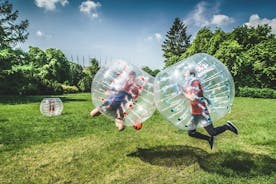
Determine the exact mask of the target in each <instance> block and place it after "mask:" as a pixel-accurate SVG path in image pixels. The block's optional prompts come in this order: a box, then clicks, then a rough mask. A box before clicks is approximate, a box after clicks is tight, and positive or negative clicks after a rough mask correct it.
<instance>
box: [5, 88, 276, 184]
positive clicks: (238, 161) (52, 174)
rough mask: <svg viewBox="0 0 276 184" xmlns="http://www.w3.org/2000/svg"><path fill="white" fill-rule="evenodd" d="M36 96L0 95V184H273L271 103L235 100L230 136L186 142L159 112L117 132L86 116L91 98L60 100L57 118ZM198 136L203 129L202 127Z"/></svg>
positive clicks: (275, 157) (274, 116) (275, 136)
mask: <svg viewBox="0 0 276 184" xmlns="http://www.w3.org/2000/svg"><path fill="white" fill-rule="evenodd" d="M42 98H43V97H42V96H35V97H15V96H0V183H1V184H2V183H13V184H14V183H26V184H30V183H139V184H140V183H158V184H159V183H212V184H213V183H254V184H256V183H276V133H275V130H276V112H275V111H276V100H272V99H253V98H235V101H234V107H233V110H232V113H231V114H228V115H227V116H226V117H225V118H224V119H222V120H220V121H218V122H215V126H216V125H221V124H223V123H224V122H225V121H226V120H228V119H230V120H232V121H233V122H235V124H236V125H237V126H238V127H239V131H240V135H238V136H236V135H234V134H233V133H231V132H226V133H224V134H222V135H219V136H217V137H216V139H215V149H214V150H212V151H211V150H210V148H209V145H208V144H207V142H203V141H198V140H196V139H192V138H190V137H188V135H187V133H186V132H185V131H181V130H178V129H176V128H175V127H173V126H172V125H171V124H169V123H168V122H167V121H166V120H165V119H164V118H163V117H161V115H160V114H159V113H157V112H156V113H155V114H154V115H153V116H152V117H151V118H150V119H149V120H147V121H146V122H145V123H144V126H143V129H142V130H140V131H136V130H134V129H133V128H132V127H128V128H126V130H125V131H123V132H118V131H117V130H116V128H115V126H114V123H113V122H112V121H111V120H109V119H107V118H105V117H103V116H99V117H96V118H94V119H91V118H89V116H88V114H89V112H90V110H91V109H92V103H91V96H90V94H88V93H85V94H70V95H64V96H62V97H61V98H62V100H63V103H64V110H63V113H62V115H61V116H58V117H44V116H42V115H41V114H40V112H39V105H40V101H41V100H42ZM201 131H203V130H202V129H201Z"/></svg>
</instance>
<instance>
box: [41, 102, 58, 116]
mask: <svg viewBox="0 0 276 184" xmlns="http://www.w3.org/2000/svg"><path fill="white" fill-rule="evenodd" d="M62 110H63V103H62V101H61V100H60V99H59V98H44V99H43V100H42V101H41V103H40V112H41V113H42V114H43V115H44V116H58V115H60V114H61V113H62Z"/></svg>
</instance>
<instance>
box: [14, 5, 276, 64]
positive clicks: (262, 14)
mask: <svg viewBox="0 0 276 184" xmlns="http://www.w3.org/2000/svg"><path fill="white" fill-rule="evenodd" d="M10 2H11V3H12V4H13V5H14V8H15V9H17V10H19V12H20V18H21V19H28V20H29V22H30V26H29V28H28V31H29V33H30V35H29V38H28V40H27V41H26V42H25V43H24V44H21V45H20V47H22V48H23V49H24V50H28V47H29V46H37V47H40V48H41V49H47V48H58V49H61V50H62V51H63V52H64V53H65V55H66V56H67V57H68V59H71V58H73V59H74V60H77V58H78V60H79V63H80V64H83V61H84V63H85V64H87V61H88V58H89V57H96V58H97V59H98V60H100V61H101V62H102V63H105V62H110V61H112V60H114V59H119V58H120V59H124V60H127V61H129V62H131V63H133V64H136V65H138V66H149V67H151V68H153V69H156V68H162V67H163V65H164V64H163V62H164V58H163V57H162V50H161V44H162V42H163V40H164V38H165V35H166V33H167V31H168V30H169V28H170V27H171V25H172V22H173V20H174V18H175V17H179V18H180V19H181V20H183V21H184V23H185V24H186V25H187V26H188V33H189V34H192V35H193V36H194V35H195V34H196V33H197V31H198V30H199V29H200V28H201V27H203V26H207V27H210V28H212V29H214V28H216V27H221V28H222V29H223V30H224V31H226V32H227V31H231V30H232V29H233V27H237V26H240V25H243V24H247V25H250V26H256V25H258V24H269V25H271V26H272V30H273V32H274V33H276V13H275V7H276V1H275V0H220V1H219V0H210V1H197V0H194V1H191V0H24V1H23V0H10Z"/></svg>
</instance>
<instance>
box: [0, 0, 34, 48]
mask: <svg viewBox="0 0 276 184" xmlns="http://www.w3.org/2000/svg"><path fill="white" fill-rule="evenodd" d="M18 14H19V12H18V11H17V10H16V11H13V5H12V4H11V3H9V2H8V1H4V2H0V48H5V47H9V46H13V45H15V44H17V43H18V42H24V41H25V40H26V39H27V38H28V34H29V33H28V32H27V30H26V29H27V28H28V26H29V22H28V20H23V21H21V22H18V20H17V19H18V16H19V15H18Z"/></svg>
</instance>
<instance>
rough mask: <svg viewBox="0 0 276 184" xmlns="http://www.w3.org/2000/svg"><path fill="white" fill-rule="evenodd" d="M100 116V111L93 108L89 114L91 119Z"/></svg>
mask: <svg viewBox="0 0 276 184" xmlns="http://www.w3.org/2000/svg"><path fill="white" fill-rule="evenodd" d="M100 114H101V112H100V109H98V108H95V109H93V110H92V111H91V112H90V116H91V117H95V116H98V115H100Z"/></svg>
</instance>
